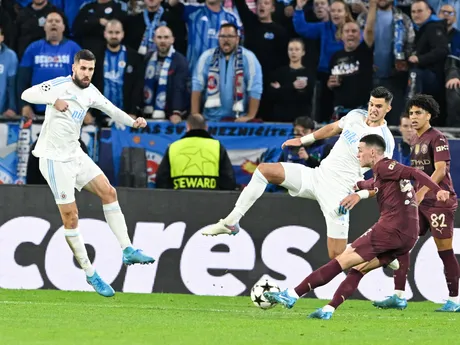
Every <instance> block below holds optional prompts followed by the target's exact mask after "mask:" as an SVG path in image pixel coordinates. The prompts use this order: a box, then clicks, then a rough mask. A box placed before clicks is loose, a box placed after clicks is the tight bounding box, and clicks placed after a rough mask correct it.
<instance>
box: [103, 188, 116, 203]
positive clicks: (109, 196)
mask: <svg viewBox="0 0 460 345" xmlns="http://www.w3.org/2000/svg"><path fill="white" fill-rule="evenodd" d="M102 199H103V200H104V201H105V203H111V202H115V201H117V190H116V189H115V188H114V187H113V186H112V185H110V184H109V185H108V187H107V188H106V191H105V193H104V195H103V196H102Z"/></svg>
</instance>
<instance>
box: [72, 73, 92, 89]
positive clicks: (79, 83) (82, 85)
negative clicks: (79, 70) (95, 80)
mask: <svg viewBox="0 0 460 345" xmlns="http://www.w3.org/2000/svg"><path fill="white" fill-rule="evenodd" d="M72 79H73V82H74V83H75V84H76V85H77V86H78V87H79V88H80V89H86V88H87V87H88V86H89V85H90V84H91V79H90V78H85V79H86V80H85V81H83V80H81V79H79V78H78V76H77V75H75V76H74V77H73V78H72ZM85 83H88V84H85Z"/></svg>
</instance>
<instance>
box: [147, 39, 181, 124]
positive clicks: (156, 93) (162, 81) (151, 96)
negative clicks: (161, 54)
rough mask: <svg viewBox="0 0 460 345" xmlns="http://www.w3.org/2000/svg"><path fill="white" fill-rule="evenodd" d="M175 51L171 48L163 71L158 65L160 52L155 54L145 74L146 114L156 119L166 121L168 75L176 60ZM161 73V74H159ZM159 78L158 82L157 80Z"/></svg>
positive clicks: (162, 67)
mask: <svg viewBox="0 0 460 345" xmlns="http://www.w3.org/2000/svg"><path fill="white" fill-rule="evenodd" d="M174 53H175V49H174V47H173V46H171V48H169V52H168V55H167V56H166V57H165V59H164V61H163V64H162V65H161V70H160V71H158V68H160V66H159V64H158V52H154V53H153V54H152V57H151V58H150V60H149V62H148V64H147V69H146V72H145V83H144V85H145V88H144V95H145V100H144V101H145V108H144V112H145V113H146V114H152V118H154V119H164V118H165V117H166V116H165V107H166V92H167V88H168V74H169V69H170V67H171V63H172V60H173V58H174ZM158 72H159V74H158ZM156 76H158V80H157V78H156Z"/></svg>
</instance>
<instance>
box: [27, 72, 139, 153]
mask: <svg viewBox="0 0 460 345" xmlns="http://www.w3.org/2000/svg"><path fill="white" fill-rule="evenodd" d="M21 98H22V99H23V100H25V101H27V102H29V103H33V104H46V112H45V121H44V122H43V126H42V129H41V132H40V136H39V138H38V142H37V145H36V146H35V150H34V151H33V152H32V153H33V155H34V156H35V157H43V158H48V159H51V160H54V161H70V160H73V159H75V158H76V157H78V156H80V155H82V154H83V150H82V149H81V147H80V143H79V142H78V139H79V138H80V133H81V125H82V123H83V120H84V118H85V116H86V112H87V111H88V109H89V108H96V109H99V110H101V111H102V112H104V113H106V114H107V115H109V116H110V117H112V118H113V119H114V120H116V121H118V122H121V123H123V124H125V125H127V126H131V127H132V125H133V123H134V120H133V119H132V118H131V117H130V116H129V115H128V114H126V113H125V112H124V111H122V110H120V109H118V108H117V107H115V106H114V105H113V104H112V103H111V102H110V101H109V100H108V99H107V98H105V97H104V96H103V95H102V94H101V93H100V92H99V90H97V89H96V88H95V87H94V85H93V84H90V86H89V87H87V88H85V89H82V88H80V87H78V86H77V85H76V84H75V83H74V82H73V81H72V77H71V76H68V77H59V78H55V79H52V80H49V81H45V82H43V83H41V84H39V85H35V86H33V87H31V88H29V89H27V90H25V91H24V92H23V94H22V96H21ZM57 99H61V100H64V101H66V102H67V104H68V105H69V107H68V109H67V110H66V111H64V112H61V111H58V110H56V109H55V108H54V106H53V105H54V103H55V102H56V100H57Z"/></svg>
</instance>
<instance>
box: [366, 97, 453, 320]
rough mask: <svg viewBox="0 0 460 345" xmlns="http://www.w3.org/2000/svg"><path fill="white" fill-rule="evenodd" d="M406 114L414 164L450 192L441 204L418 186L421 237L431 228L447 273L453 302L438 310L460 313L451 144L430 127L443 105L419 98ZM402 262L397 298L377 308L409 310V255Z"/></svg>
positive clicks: (381, 303) (401, 259) (430, 192)
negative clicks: (407, 115)
mask: <svg viewBox="0 0 460 345" xmlns="http://www.w3.org/2000/svg"><path fill="white" fill-rule="evenodd" d="M406 111H407V113H408V114H409V117H410V119H411V121H412V126H413V128H414V129H415V131H416V135H414V137H413V139H412V143H411V165H412V166H413V167H414V168H417V169H420V170H422V171H423V172H425V173H426V174H428V175H429V176H431V179H432V180H433V181H435V182H436V183H439V185H440V186H441V188H442V189H444V190H447V191H449V192H450V198H449V200H448V201H447V202H446V203H440V202H439V201H437V200H436V195H435V194H434V193H433V192H432V191H428V189H427V188H426V187H424V186H421V185H420V184H417V185H416V186H415V189H416V191H417V201H418V203H419V204H420V205H419V218H420V236H423V235H425V234H426V233H427V232H428V229H429V230H430V231H431V233H432V235H433V238H434V241H435V243H436V247H437V248H438V254H439V257H440V258H441V260H442V262H443V264H444V274H445V276H446V281H447V287H448V289H449V299H448V300H447V302H446V303H445V304H444V305H443V306H442V307H441V308H440V309H437V310H436V311H442V312H455V311H458V312H460V304H458V302H459V301H458V280H459V276H460V267H459V264H458V261H457V259H456V257H455V253H454V251H453V249H452V238H453V235H454V219H455V217H454V216H455V211H456V209H457V195H456V194H455V191H454V187H453V185H452V179H451V177H450V172H449V171H450V152H449V142H448V141H447V139H446V137H445V136H444V135H443V134H442V133H441V132H440V131H438V130H437V129H434V128H432V127H431V125H430V120H431V119H433V118H435V117H437V116H438V115H439V105H438V104H437V103H436V101H435V100H434V99H433V97H432V96H430V95H422V94H420V95H415V96H414V97H413V98H411V99H410V100H409V101H408V103H407V107H406ZM398 260H399V267H400V268H399V270H397V271H395V272H394V280H395V292H394V295H393V296H391V297H389V298H387V299H385V300H383V301H376V302H374V303H373V304H374V306H376V307H379V308H383V309H390V308H391V309H404V308H406V307H407V300H406V298H404V290H405V287H406V280H407V271H408V270H409V253H407V254H406V255H403V256H401V257H399V258H398Z"/></svg>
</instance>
